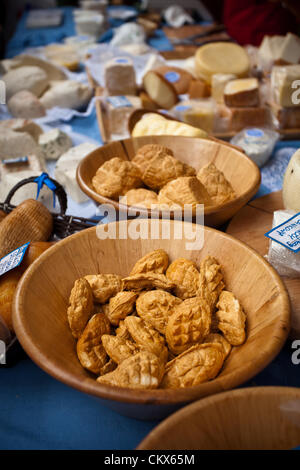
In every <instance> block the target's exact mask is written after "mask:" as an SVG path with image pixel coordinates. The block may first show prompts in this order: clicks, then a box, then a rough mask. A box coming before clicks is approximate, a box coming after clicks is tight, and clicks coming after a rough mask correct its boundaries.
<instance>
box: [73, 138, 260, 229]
mask: <svg viewBox="0 0 300 470" xmlns="http://www.w3.org/2000/svg"><path fill="white" fill-rule="evenodd" d="M150 143H152V144H160V145H164V146H166V147H169V148H170V149H172V150H173V152H174V155H175V157H177V158H178V159H179V160H181V161H183V162H185V163H188V164H189V165H191V166H193V167H194V168H195V169H196V170H199V168H201V167H202V166H204V165H206V164H207V163H210V162H214V163H215V164H216V166H217V167H218V168H219V169H220V170H222V171H223V172H224V174H225V176H226V178H227V179H228V180H229V181H230V182H231V184H232V186H233V189H234V190H235V192H236V194H237V197H236V198H235V199H233V200H232V201H230V202H228V203H226V204H223V205H221V206H219V207H216V208H210V209H205V211H204V220H205V225H208V226H211V227H218V226H220V225H221V224H223V223H224V222H226V221H227V220H229V219H231V217H233V215H235V214H236V212H237V211H238V210H239V209H240V208H241V207H243V206H244V205H245V204H246V203H247V202H248V201H249V200H250V199H251V198H252V196H254V194H255V193H256V192H257V190H258V188H259V185H260V171H259V169H258V167H257V166H256V164H255V163H254V162H253V161H252V160H250V158H248V157H247V156H246V155H245V154H243V153H242V152H239V151H238V150H236V149H234V148H231V147H228V146H227V145H223V144H220V143H219V142H214V141H211V140H207V139H193V138H190V137H174V136H172V137H170V136H147V137H138V138H132V139H126V140H121V141H118V142H112V143H110V144H107V145H105V146H103V147H99V148H98V149H96V150H94V151H93V152H92V153H90V154H89V155H87V156H86V157H85V158H84V159H83V160H82V161H81V162H80V164H79V165H78V169H77V181H78V184H79V186H80V188H81V189H82V191H83V192H84V193H85V194H87V195H88V196H89V197H90V198H91V199H93V201H95V203H96V204H112V205H113V206H114V208H115V209H116V210H117V211H121V212H122V211H124V212H127V210H128V206H126V205H125V204H122V203H119V202H117V201H113V200H112V199H108V198H106V197H103V196H100V195H99V194H97V193H96V191H95V190H94V189H93V185H92V179H93V176H94V175H95V173H96V171H97V170H98V168H99V167H100V166H101V165H102V164H103V163H104V162H106V161H107V160H110V159H111V158H113V157H116V156H118V157H120V158H122V159H124V160H132V158H133V157H134V155H135V154H136V152H137V150H138V149H139V148H140V147H142V146H143V145H146V144H150ZM137 210H138V211H139V213H140V214H142V215H143V216H144V217H150V216H151V210H150V209H143V208H137ZM152 214H153V211H152ZM154 214H156V215H155V216H157V217H162V213H161V211H155V213H154ZM194 215H195V214H194V213H193V216H194ZM175 217H176V215H175ZM171 218H174V213H173V212H171Z"/></svg>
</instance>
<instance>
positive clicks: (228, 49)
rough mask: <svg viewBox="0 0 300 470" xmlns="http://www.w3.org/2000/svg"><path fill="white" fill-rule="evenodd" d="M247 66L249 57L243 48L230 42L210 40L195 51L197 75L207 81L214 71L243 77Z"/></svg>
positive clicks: (248, 65) (209, 80) (247, 70)
mask: <svg viewBox="0 0 300 470" xmlns="http://www.w3.org/2000/svg"><path fill="white" fill-rule="evenodd" d="M249 67H250V63H249V57H248V54H247V52H246V51H245V49H243V47H241V46H239V45H238V44H234V43H232V42H212V43H209V44H205V45H204V46H202V47H200V48H199V49H197V51H196V55H195V69H196V74H197V77H198V78H204V79H205V80H206V81H207V82H208V83H210V82H211V77H212V75H214V74H215V73H230V74H234V75H236V76H237V77H245V76H247V74H248V72H249Z"/></svg>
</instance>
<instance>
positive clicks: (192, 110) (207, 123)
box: [172, 98, 216, 133]
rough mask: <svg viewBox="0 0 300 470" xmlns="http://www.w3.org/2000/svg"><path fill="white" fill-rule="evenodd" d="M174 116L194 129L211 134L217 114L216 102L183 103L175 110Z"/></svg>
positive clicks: (191, 101) (193, 101)
mask: <svg viewBox="0 0 300 470" xmlns="http://www.w3.org/2000/svg"><path fill="white" fill-rule="evenodd" d="M172 111H173V113H174V115H175V116H176V117H177V118H178V119H180V120H181V121H183V122H185V123H186V124H189V125H190V126H193V127H198V128H200V129H203V130H204V131H206V132H209V133H211V132H212V131H213V128H214V117H215V113H216V109H215V104H214V101H213V100H211V99H209V98H208V99H202V100H189V101H182V102H181V103H180V104H178V105H176V106H175V107H174V108H173V110H172Z"/></svg>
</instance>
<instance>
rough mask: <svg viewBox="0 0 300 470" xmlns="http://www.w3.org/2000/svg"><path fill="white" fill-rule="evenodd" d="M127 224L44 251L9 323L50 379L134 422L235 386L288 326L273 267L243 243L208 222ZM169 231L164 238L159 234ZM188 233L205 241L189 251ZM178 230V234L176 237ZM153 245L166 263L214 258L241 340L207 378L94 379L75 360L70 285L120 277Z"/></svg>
mask: <svg viewBox="0 0 300 470" xmlns="http://www.w3.org/2000/svg"><path fill="white" fill-rule="evenodd" d="M153 222H155V223H156V224H157V225H156V226H158V229H159V230H158V231H157V232H156V231H155V232H156V233H157V234H158V237H157V238H151V234H153V231H152V226H153ZM127 224H128V225H127ZM130 224H132V226H133V227H134V226H135V225H136V221H135V220H133V221H129V222H128V221H121V222H115V223H113V222H112V223H110V224H107V225H104V224H102V225H99V227H92V228H90V229H87V230H83V231H81V232H79V233H77V234H75V235H72V236H70V237H68V238H66V239H64V240H62V241H60V242H58V243H56V244H55V245H54V246H53V247H51V248H49V249H48V250H47V251H46V252H45V253H44V254H42V255H41V256H40V257H39V258H38V260H37V261H35V262H34V263H33V264H32V265H31V266H30V267H29V269H28V270H27V271H26V273H25V275H24V276H23V278H22V280H21V281H20V283H19V285H18V289H17V292H16V295H15V300H14V308H13V310H14V311H13V323H14V329H15V331H16V334H17V336H18V339H19V341H20V343H21V344H22V346H23V348H24V349H25V351H26V352H27V353H28V355H29V356H30V357H31V358H32V360H33V361H34V362H36V363H37V364H38V365H39V366H40V367H41V368H42V369H44V370H45V371H46V372H48V373H49V374H50V375H52V376H53V377H55V378H56V379H58V380H60V381H62V382H64V383H65V384H67V385H69V386H71V387H74V388H76V389H77V390H80V391H82V392H84V393H87V394H90V395H92V396H95V397H97V398H98V399H101V400H103V403H104V404H106V405H108V406H110V407H111V408H113V409H115V410H116V411H118V412H120V413H122V414H126V415H128V416H132V417H135V418H138V419H157V418H161V417H162V416H166V415H167V414H169V413H171V412H172V411H174V410H175V409H177V408H179V407H181V406H183V405H184V404H186V403H189V402H192V401H195V400H198V399H199V398H203V397H205V396H208V395H213V394H216V393H220V392H222V391H224V390H229V389H231V388H234V387H237V386H239V385H241V384H242V383H243V382H246V381H248V380H250V379H251V378H252V377H254V376H255V375H256V374H258V373H259V372H260V371H261V370H262V369H263V368H264V367H266V366H267V365H268V364H269V363H270V362H271V361H272V359H273V358H274V357H275V356H276V355H277V354H278V353H279V351H280V350H281V348H282V346H283V345H284V343H285V341H286V338H287V335H288V333H289V328H290V306H289V298H288V294H287V291H286V289H285V287H284V285H283V282H282V281H281V279H280V277H279V276H278V274H277V272H276V271H275V270H274V269H273V268H272V266H271V265H270V264H269V263H267V261H265V260H264V258H263V257H262V256H260V255H259V254H257V253H256V252H255V251H254V250H252V249H251V248H249V247H248V246H247V245H245V244H244V243H242V242H240V241H238V240H236V239H235V238H233V237H231V236H230V235H227V234H225V233H223V232H220V231H218V230H215V229H212V228H209V227H203V226H202V225H196V224H191V223H189V222H180V221H177V220H175V221H170V220H158V219H157V220H155V221H153V220H152V221H151V220H150V219H143V220H140V221H139V224H140V228H141V233H142V234H143V239H141V238H138V239H136V237H130V236H129V235H127V234H130V233H132V228H131V226H130ZM108 227H109V230H110V233H111V235H110V238H108V237H107V233H108V232H107V230H108ZM168 230H170V236H168V237H166V236H165V234H166V233H167V232H168ZM195 230H197V231H198V232H197V234H198V235H199V236H200V235H201V234H202V235H203V237H204V240H203V241H204V243H203V246H202V248H201V246H199V245H198V247H197V248H195V247H193V249H190V246H189V245H190V243H191V237H190V234H191V231H195ZM180 231H181V233H182V236H181V237H178V234H179V232H180ZM114 234H116V236H115V235H114ZM118 234H120V235H118ZM124 235H125V236H124ZM145 235H146V236H145ZM199 239H200V237H199ZM159 248H161V249H164V250H165V251H166V252H167V253H168V255H169V259H170V262H172V261H174V260H175V259H177V258H179V257H184V258H187V259H190V260H193V261H195V262H196V264H197V265H199V264H200V262H201V260H202V259H204V258H205V257H206V256H208V255H211V256H214V257H215V258H216V259H217V260H218V262H219V263H220V264H221V265H222V272H223V275H224V279H225V282H226V286H227V288H228V290H230V291H232V292H234V294H235V296H236V297H237V298H238V299H239V301H240V302H241V304H242V305H243V308H244V310H245V312H246V315H247V320H246V335H247V339H246V341H245V343H244V344H243V345H242V346H239V347H234V348H233V350H232V352H231V354H230V356H229V357H228V359H227V360H226V363H225V365H224V367H223V369H222V370H221V372H220V374H219V375H218V376H217V377H216V378H215V379H214V380H211V381H209V382H205V383H202V384H200V385H196V386H193V387H188V388H177V389H156V390H134V389H128V388H119V387H114V386H110V385H104V384H101V383H98V382H97V381H96V379H97V375H94V374H91V373H90V372H88V371H87V370H86V369H84V368H83V367H82V365H81V364H80V362H79V360H78V358H77V355H76V340H75V338H74V337H73V336H72V334H71V331H70V328H69V324H68V320H67V308H68V301H69V296H70V292H71V289H72V287H73V285H74V282H75V280H76V279H78V278H81V277H84V276H85V275H87V274H97V273H107V274H109V273H115V274H119V275H121V276H122V277H124V276H126V275H127V274H128V273H129V272H130V270H131V269H132V267H133V265H134V264H135V263H136V261H137V260H138V259H140V258H141V257H142V256H144V255H145V254H147V253H149V252H150V251H152V250H155V249H159ZM94 403H95V405H94V406H95V412H96V413H97V412H99V413H100V415H101V406H99V407H98V408H97V406H98V405H97V402H96V401H95V402H94Z"/></svg>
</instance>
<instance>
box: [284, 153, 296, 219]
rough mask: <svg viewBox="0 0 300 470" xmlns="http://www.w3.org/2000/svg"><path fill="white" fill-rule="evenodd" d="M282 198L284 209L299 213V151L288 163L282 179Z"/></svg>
mask: <svg viewBox="0 0 300 470" xmlns="http://www.w3.org/2000/svg"><path fill="white" fill-rule="evenodd" d="M282 198H283V204H284V207H285V209H291V210H293V211H295V212H299V211H300V150H299V149H298V150H297V151H296V152H295V153H294V155H293V156H292V158H291V159H290V161H289V164H288V166H287V169H286V172H285V174H284V178H283V186H282Z"/></svg>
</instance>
